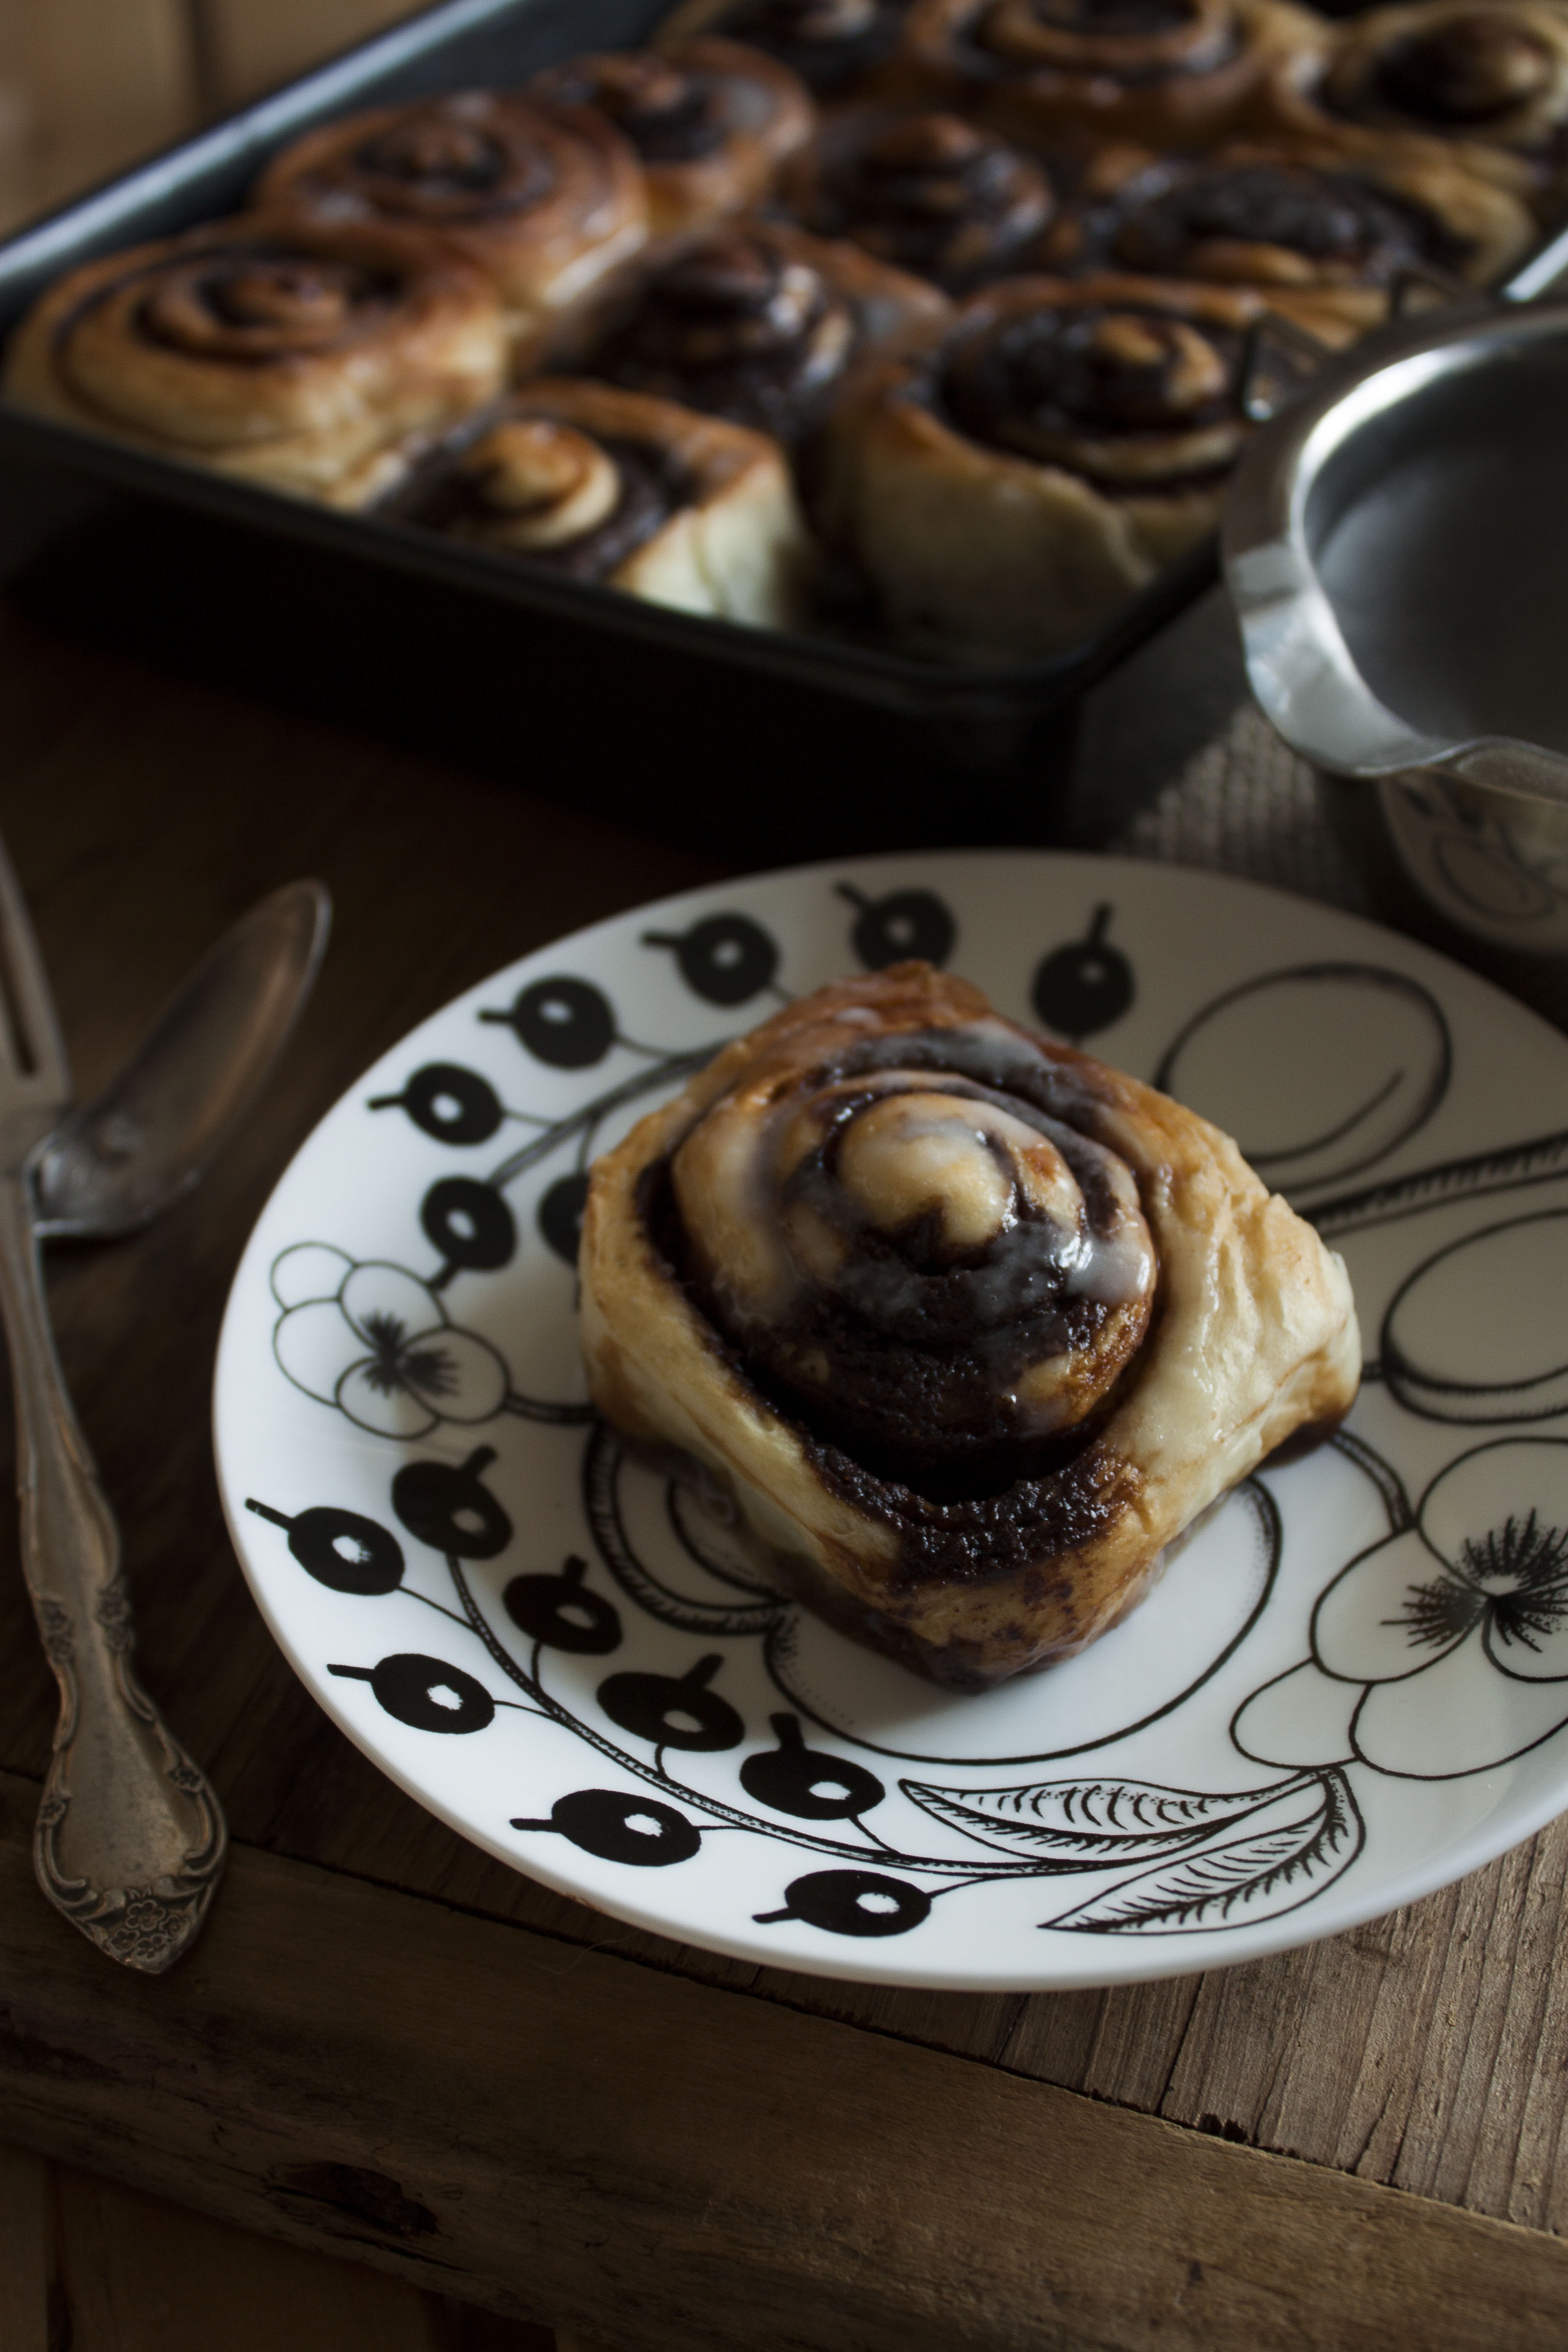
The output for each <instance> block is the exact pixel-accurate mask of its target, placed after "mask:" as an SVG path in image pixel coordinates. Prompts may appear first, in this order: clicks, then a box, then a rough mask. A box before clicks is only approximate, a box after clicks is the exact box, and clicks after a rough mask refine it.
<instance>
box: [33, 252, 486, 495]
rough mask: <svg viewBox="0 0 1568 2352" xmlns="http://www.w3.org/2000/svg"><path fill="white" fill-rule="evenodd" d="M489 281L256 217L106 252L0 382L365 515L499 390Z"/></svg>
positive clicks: (71, 420) (423, 258)
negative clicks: (424, 452)
mask: <svg viewBox="0 0 1568 2352" xmlns="http://www.w3.org/2000/svg"><path fill="white" fill-rule="evenodd" d="M506 362H507V335H506V327H505V321H504V319H503V316H502V313H501V309H500V303H499V302H498V300H497V298H496V294H495V290H494V289H493V287H492V286H491V285H490V283H489V279H488V278H485V277H483V276H482V275H481V273H480V272H479V270H477V269H474V268H470V267H469V265H468V263H467V262H465V261H463V260H461V259H460V258H458V257H457V256H456V255H453V254H437V253H433V252H432V251H431V250H430V248H429V247H428V246H427V245H426V244H425V243H423V242H421V241H420V240H417V239H410V238H408V237H405V236H398V235H397V234H396V233H395V231H393V230H390V229H385V228H381V227H370V228H367V227H354V226H326V225H324V224H311V223H310V222H300V221H290V220H286V219H284V220H279V219H270V218H268V216H266V215H257V214H251V215H242V216H241V217H239V218H237V219H235V220H231V221H220V222H218V223H216V224H215V225H214V226H211V227H208V228H201V229H196V230H194V231H193V232H192V233H191V234H190V235H189V236H179V237H171V238H169V239H167V240H165V241H164V242H163V243H161V244H157V245H144V246H139V247H136V248H135V249H134V250H133V251H132V252H129V253H116V254H111V255H110V256H109V257H108V258H107V259H105V260H102V261H93V262H89V263H88V265H87V266H86V267H85V268H81V269H76V270H72V271H71V272H70V274H69V275H68V277H66V278H62V279H60V281H59V282H58V285H55V286H52V287H51V288H50V289H49V290H48V292H47V294H46V295H45V296H44V297H43V299H42V300H41V301H40V302H38V303H37V306H36V307H35V309H34V310H32V311H31V312H30V313H29V314H28V316H27V317H26V319H25V320H24V321H23V322H22V324H21V326H20V327H19V328H18V329H17V330H16V334H15V335H14V336H13V337H12V340H11V345H10V349H9V352H8V353H7V356H6V362H5V390H6V392H7V393H8V394H9V395H10V397H11V398H12V399H13V400H16V401H19V402H21V404H23V405H24V406H25V407H27V408H33V409H37V410H39V411H41V412H42V413H43V414H44V415H48V416H53V417H57V418H58V419H60V420H61V421H62V422H64V423H67V424H71V425H84V426H87V427H89V428H90V429H92V430H94V431H97V432H100V433H110V434H112V435H113V436H115V437H116V438H117V439H119V440H124V441H133V442H136V443H139V444H140V445H141V446H142V447H144V448H149V449H155V450H159V451H161V452H162V453H163V455H164V456H168V457H184V458H188V459H189V460H190V461H191V462H192V463H193V464H195V465H200V466H210V467H215V468H216V470H217V471H218V472H220V473H225V474H231V475H235V476H237V477H238V478H241V479H243V480H247V481H252V482H260V483H265V484H266V485H267V486H268V488H273V489H278V490H288V491H291V492H292V493H294V494H295V495H296V496H298V497H301V498H314V499H324V500H326V501H327V502H328V503H330V504H331V505H336V506H361V505H363V504H364V503H365V502H366V501H367V500H368V499H372V498H374V497H376V496H378V495H380V494H381V493H383V492H384V491H385V490H386V489H388V488H390V487H391V486H392V484H393V483H394V482H395V480H396V479H397V478H399V477H400V475H401V474H402V473H403V472H404V471H405V470H406V468H407V467H408V465H409V464H410V463H411V462H412V460H413V458H414V457H416V455H417V454H418V452H419V451H420V450H421V449H422V448H423V447H424V446H426V445H427V444H428V442H429V441H430V440H431V439H432V438H433V437H434V436H436V435H437V434H438V433H439V432H441V431H444V430H445V429H446V428H447V427H448V426H449V425H451V424H452V423H453V422H454V420H455V419H456V418H458V417H459V416H463V415H467V414H468V412H469V411H471V410H472V409H475V408H477V407H479V406H480V405H481V404H483V403H484V402H485V401H487V400H489V399H491V398H493V396H494V395H495V394H496V392H497V391H498V389H499V388H500V384H501V383H502V382H503V381H504V378H505V373H506Z"/></svg>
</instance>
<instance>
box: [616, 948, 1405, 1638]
mask: <svg viewBox="0 0 1568 2352" xmlns="http://www.w3.org/2000/svg"><path fill="white" fill-rule="evenodd" d="M581 1271H582V1279H583V1330H584V1349H585V1353H586V1358H587V1363H588V1369H589V1377H590V1382H591V1386H592V1389H593V1393H594V1396H595V1402H597V1404H598V1405H599V1407H600V1409H601V1411H603V1412H605V1414H606V1416H607V1417H608V1418H609V1419H610V1420H611V1421H612V1422H614V1423H616V1425H617V1426H618V1427H620V1428H622V1429H623V1430H625V1431H626V1432H627V1433H628V1434H630V1435H632V1436H634V1437H637V1438H639V1439H644V1440H649V1441H654V1442H662V1443H665V1444H675V1445H677V1446H679V1447H680V1448H682V1449H684V1450H685V1451H686V1452H688V1453H689V1454H694V1455H695V1456H696V1457H697V1458H698V1459H699V1460H700V1462H702V1463H703V1464H705V1465H707V1467H708V1468H709V1469H710V1470H711V1471H713V1472H716V1473H717V1474H718V1475H720V1476H721V1478H722V1479H723V1480H724V1481H725V1483H726V1484H727V1485H728V1486H730V1488H731V1492H732V1493H733V1495H734V1496H735V1499H736V1501H737V1503H738V1505H739V1507H740V1509H741V1512H742V1516H743V1517H744V1518H745V1520H746V1522H747V1523H748V1525H749V1526H750V1527H751V1528H752V1532H753V1533H754V1534H755V1535H756V1536H757V1537H758V1538H760V1539H761V1540H762V1541H763V1543H764V1544H765V1545H766V1546H767V1547H768V1548H769V1549H770V1550H771V1551H772V1552H773V1554H774V1555H775V1557H777V1558H780V1559H783V1560H784V1562H785V1564H786V1570H787V1572H788V1573H789V1574H790V1575H792V1576H793V1578H794V1579H795V1582H796V1584H797V1586H798V1588H799V1589H800V1590H801V1591H802V1592H803V1593H804V1594H805V1597H806V1598H807V1599H808V1600H810V1601H813V1602H814V1603H815V1604H816V1606H818V1607H821V1608H823V1609H824V1610H825V1611H826V1612H827V1613H829V1614H831V1615H833V1616H835V1617H836V1618H837V1619H838V1620H839V1621H840V1622H846V1623H847V1624H849V1625H850V1626H851V1627H852V1628H853V1629H854V1630H856V1631H858V1632H861V1633H866V1634H867V1635H868V1636H869V1637H870V1638H872V1639H875V1640H877V1641H879V1642H881V1643H884V1644H885V1645H887V1646H889V1647H891V1648H893V1649H894V1650H896V1651H898V1652H899V1653H900V1654H903V1655H905V1656H906V1657H908V1658H910V1660H911V1661H912V1662H914V1663H916V1664H921V1665H923V1666H925V1667H927V1668H928V1669H929V1670H931V1672H933V1673H936V1674H938V1675H941V1676H942V1678H943V1679H945V1680H950V1681H952V1682H956V1683H961V1684H983V1683H986V1682H992V1681H995V1680H999V1679H1001V1678H1002V1677H1003V1676H1005V1675H1010V1674H1015V1673H1017V1672H1019V1671H1020V1670H1021V1669H1024V1668H1026V1667H1030V1666H1035V1665H1038V1664H1044V1663H1046V1662H1047V1661H1048V1660H1049V1659H1051V1658H1053V1657H1057V1656H1060V1655H1063V1654H1068V1652H1070V1651H1072V1650H1075V1649H1078V1648H1081V1647H1082V1646H1083V1644H1084V1643H1086V1642H1089V1641H1091V1640H1093V1639H1094V1638H1095V1637H1096V1635H1097V1634H1099V1633H1102V1632H1104V1631H1105V1630H1106V1629H1107V1627H1108V1626H1109V1625H1110V1624H1112V1623H1114V1622H1116V1620H1117V1618H1118V1617H1120V1616H1121V1614H1122V1613H1123V1612H1125V1610H1126V1609H1127V1608H1128V1607H1130V1606H1131V1604H1132V1602H1133V1601H1135V1600H1136V1599H1137V1598H1138V1596H1139V1594H1140V1593H1141V1592H1142V1591H1143V1590H1144V1589H1145V1586H1146V1584H1147V1582H1148V1580H1149V1579H1150V1578H1151V1576H1152V1575H1153V1574H1154V1573H1155V1572H1156V1571H1157V1570H1158V1567H1159V1565H1160V1561H1161V1558H1162V1555H1163V1549H1164V1547H1165V1546H1166V1545H1167V1544H1169V1543H1170V1542H1171V1541H1173V1539H1174V1538H1175V1537H1176V1536H1177V1535H1178V1534H1179V1533H1180V1532H1181V1531H1182V1529H1183V1528H1185V1527H1186V1526H1188V1525H1189V1524H1190V1523H1191V1521H1192V1520H1193V1519H1194V1517H1196V1516H1197V1514H1198V1513H1199V1512H1200V1511H1202V1510H1204V1509H1205V1508H1206V1507H1207V1506H1208V1505H1209V1504H1210V1503H1211V1502H1212V1501H1213V1500H1214V1499H1215V1496H1217V1495H1219V1494H1221V1493H1223V1492H1224V1490H1225V1489H1226V1487H1227V1486H1231V1485H1233V1484H1234V1483H1235V1482H1236V1480H1237V1478H1239V1477H1243V1476H1245V1475H1247V1472H1248V1471H1249V1470H1251V1469H1252V1468H1253V1467H1254V1466H1255V1465H1256V1464H1257V1463H1258V1461H1259V1460H1260V1459H1261V1458H1262V1456H1263V1454H1265V1453H1267V1452H1268V1451H1269V1450H1270V1449H1271V1448H1272V1447H1273V1446H1275V1445H1277V1444H1280V1443H1281V1442H1282V1441H1283V1439H1284V1438H1285V1437H1286V1436H1288V1435H1289V1434H1291V1433H1293V1432H1295V1431H1296V1430H1298V1429H1300V1428H1301V1427H1302V1426H1303V1425H1305V1424H1309V1423H1310V1424H1319V1423H1331V1422H1332V1421H1334V1420H1336V1419H1338V1417H1339V1416H1340V1415H1341V1414H1342V1413H1343V1412H1344V1411H1345V1410H1346V1409H1347V1408H1348V1406H1349V1404H1350V1402H1351V1400H1352V1397H1353V1395H1354V1392H1355V1387H1356V1381H1357V1377H1358V1374H1359V1368H1360V1356H1359V1340H1358V1338H1357V1333H1356V1325H1355V1317H1354V1311H1353V1307H1352V1303H1351V1298H1350V1292H1349V1286H1348V1284H1347V1282H1346V1279H1345V1276H1344V1270H1343V1268H1342V1265H1340V1264H1339V1261H1338V1260H1337V1259H1334V1258H1332V1257H1331V1255H1329V1253H1328V1252H1327V1251H1326V1250H1324V1249H1323V1247H1322V1245H1321V1244H1320V1243H1319V1242H1318V1240H1317V1237H1316V1235H1315V1234H1312V1232H1311V1231H1310V1228H1309V1227H1307V1226H1305V1225H1304V1224H1302V1223H1300V1220H1299V1219H1298V1218H1296V1217H1295V1216H1294V1215H1293V1214H1292V1213H1291V1212H1290V1211H1289V1208H1287V1207H1286V1205H1285V1203H1284V1202H1281V1201H1279V1200H1277V1199H1273V1198H1271V1197H1270V1196H1269V1194H1268V1192H1266V1190H1265V1188H1264V1187H1263V1185H1262V1184H1261V1183H1259V1182H1258V1179H1257V1178H1256V1177H1254V1176H1253V1175H1252V1174H1251V1172H1250V1171H1249V1170H1248V1169H1247V1166H1246V1164H1245V1162H1244V1161H1243V1160H1242V1159H1241V1157H1240V1154H1239V1153H1238V1152H1237V1150H1236V1147H1235V1146H1234V1144H1232V1143H1231V1142H1230V1141H1229V1140H1228V1139H1226V1137H1224V1136H1222V1135H1220V1134H1219V1133H1218V1131H1217V1130H1216V1129H1213V1128H1211V1127H1209V1126H1208V1125H1207V1124H1206V1123H1205V1121H1203V1120H1202V1119H1199V1118H1195V1117H1194V1115H1193V1114H1192V1113H1190V1112H1187V1111H1185V1110H1183V1109H1182V1108H1179V1107H1178V1106H1177V1105H1176V1104H1174V1103H1172V1102H1169V1101H1168V1100H1166V1098H1165V1097H1163V1096H1160V1095H1157V1094H1155V1093H1153V1092H1152V1089H1150V1088H1148V1087H1142V1086H1139V1085H1138V1084H1136V1082H1135V1081H1133V1080H1131V1079H1130V1078H1124V1077H1121V1076H1119V1075H1118V1074H1117V1073H1115V1072H1113V1071H1110V1070H1109V1069H1107V1068H1105V1067H1104V1066H1102V1065H1100V1064H1099V1063H1097V1062H1094V1061H1091V1060H1090V1059H1089V1057H1088V1056H1087V1055H1081V1054H1077V1053H1074V1052H1073V1051H1071V1050H1070V1049H1069V1048H1067V1047H1064V1046H1056V1045H1049V1044H1047V1042H1046V1041H1045V1040H1044V1039H1041V1038H1038V1037H1035V1036H1032V1035H1030V1034H1029V1033H1028V1032H1026V1031H1025V1030H1021V1029H1018V1028H1016V1027H1015V1026H1014V1025H1013V1024H1011V1023H1008V1022H1005V1021H1004V1020H1001V1019H1000V1018H998V1016H997V1015H996V1014H995V1013H993V1012H992V1010H991V1007H990V1006H989V1004H988V1003H986V1001H985V999H984V997H983V996H982V995H981V994H980V992H978V990H976V989H973V988H972V987H970V986H969V985H968V984H967V983H966V982H963V981H958V980H953V979H949V978H946V977H944V976H943V975H942V974H940V973H937V972H935V971H932V970H931V968H930V967H929V966H928V965H923V964H903V965H898V966H895V967H894V968H893V969H891V970H890V971H885V972H882V973H879V974H876V975H873V976H872V977H870V978H868V979H862V980H857V981H847V982H841V983H839V984H838V985H837V986H836V987H832V988H827V989H823V990H819V991H818V992H817V993H816V995H815V996H812V997H808V998H806V999H805V1000H803V1001H802V1002H801V1003H796V1004H794V1005H791V1006H790V1007H788V1008H787V1009H786V1010H785V1011H784V1012H782V1013H777V1014H775V1015H774V1016H773V1019H772V1020H770V1021H768V1022H765V1023H764V1024H763V1025H762V1026H761V1027H760V1028H759V1029H757V1030H754V1031H753V1032H752V1034H751V1035H750V1036H748V1037H743V1038H741V1039H738V1040H737V1041H736V1043H735V1044H733V1045H730V1046H728V1047H726V1048H725V1049H724V1051H723V1052H722V1053H721V1055H719V1056H718V1057H717V1059H716V1060H715V1061H714V1062H713V1063H712V1064H710V1066H709V1068H708V1069H707V1070H705V1071H704V1072H702V1073H701V1074H700V1076H698V1077H697V1078H695V1079H693V1080H692V1081H691V1082H690V1083H689V1086H688V1087H687V1088H686V1089H685V1091H684V1092H683V1093H682V1094H681V1095H680V1096H679V1097H677V1099H676V1100H675V1101H674V1102H673V1103H671V1104H669V1105H667V1106H666V1107H665V1108H663V1109H661V1110H658V1111H656V1112H654V1113H653V1114H652V1115H651V1116H650V1117H649V1118H646V1119H644V1120H643V1121H642V1123H641V1124H640V1125H639V1126H638V1127H637V1129H635V1130H634V1131H633V1133H632V1134H631V1135H630V1136H629V1137H628V1138H627V1139H626V1142H625V1143H623V1144H622V1145H621V1146H620V1147H619V1149H618V1150H616V1151H614V1152H612V1153H610V1154H609V1155H608V1156H607V1158H605V1160H600V1161H599V1162H598V1163H597V1164H596V1165H595V1170H594V1171H593V1177H592V1182H591V1188H590V1193H589V1202H588V1210H587V1215H586V1219H585V1222H584V1239H583V1252H582V1259H581Z"/></svg>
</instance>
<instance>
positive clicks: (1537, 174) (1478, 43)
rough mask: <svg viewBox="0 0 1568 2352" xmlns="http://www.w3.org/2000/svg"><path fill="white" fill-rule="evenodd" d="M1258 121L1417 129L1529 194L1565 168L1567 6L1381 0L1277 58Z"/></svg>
mask: <svg viewBox="0 0 1568 2352" xmlns="http://www.w3.org/2000/svg"><path fill="white" fill-rule="evenodd" d="M1257 119H1258V121H1259V122H1260V123H1262V124H1263V125H1265V126H1266V127H1268V128H1279V129H1282V130H1285V131H1294V132H1296V133H1298V134H1302V135H1308V136H1316V137H1318V138H1324V137H1328V138H1335V137H1337V138H1340V139H1341V140H1343V141H1346V142H1348V143H1350V144H1351V145H1352V146H1353V145H1357V144H1360V143H1363V142H1364V141H1365V139H1366V136H1367V134H1372V135H1373V137H1374V138H1375V137H1386V136H1387V134H1388V133H1389V132H1391V131H1402V132H1405V133H1418V134H1420V135H1422V136H1423V137H1426V138H1427V139H1432V140H1439V141H1442V142H1444V143H1445V144H1446V145H1447V146H1448V147H1449V148H1450V149H1451V150H1452V151H1453V152H1454V153H1455V155H1456V157H1457V158H1458V160H1460V161H1462V163H1464V166H1465V168H1466V169H1467V170H1468V171H1470V172H1473V173H1479V175H1481V176H1483V177H1488V178H1490V179H1493V180H1496V181H1497V182H1498V183H1499V184H1500V185H1502V186H1504V187H1508V188H1510V189H1512V190H1513V191H1514V192H1515V193H1517V194H1529V193H1530V192H1531V190H1532V189H1533V188H1535V187H1536V186H1538V185H1539V184H1541V183H1542V181H1543V180H1545V181H1548V182H1550V181H1551V180H1552V179H1554V178H1555V177H1556V176H1557V175H1558V174H1559V173H1560V170H1561V166H1562V163H1563V151H1564V147H1565V145H1568V140H1565V135H1564V133H1565V126H1568V10H1565V9H1563V8H1562V7H1560V6H1558V5H1554V0H1485V5H1479V0H1415V5H1408V6H1400V7H1393V8H1387V7H1384V8H1374V9H1373V10H1372V12H1371V13H1370V14H1369V15H1367V16H1361V17H1358V18H1357V19H1355V20H1354V21H1353V22H1352V23H1347V24H1345V25H1342V26H1339V27H1337V28H1335V31H1334V33H1333V35H1332V37H1331V44H1330V46H1329V47H1327V48H1326V49H1324V50H1323V51H1321V52H1320V53H1319V54H1318V55H1316V56H1313V55H1311V54H1310V53H1308V52H1306V51H1299V52H1298V53H1297V54H1296V55H1294V56H1293V57H1284V56H1281V57H1280V58H1277V59H1274V60H1272V61H1271V65H1270V69H1269V71H1268V75H1267V76H1266V77H1265V79H1264V81H1263V83H1262V85H1261V87H1260V89H1259V91H1258V118H1257ZM1357 134H1360V138H1359V139H1358V135H1357Z"/></svg>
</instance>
